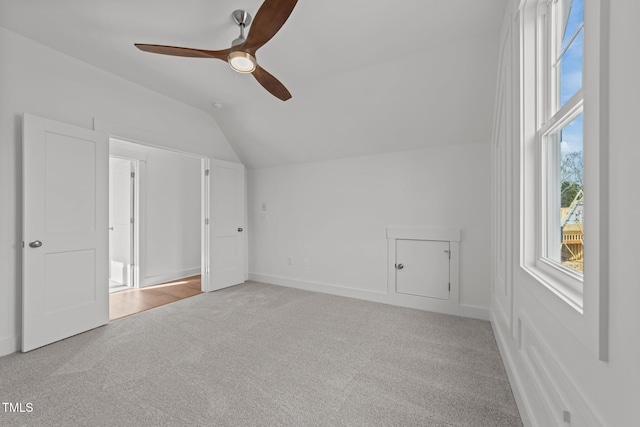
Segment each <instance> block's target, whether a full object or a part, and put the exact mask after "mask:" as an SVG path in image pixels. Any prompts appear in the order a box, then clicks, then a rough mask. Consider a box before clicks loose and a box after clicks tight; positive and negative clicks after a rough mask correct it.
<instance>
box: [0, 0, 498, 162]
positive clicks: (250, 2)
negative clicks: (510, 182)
mask: <svg viewBox="0 0 640 427" xmlns="http://www.w3.org/2000/svg"><path fill="white" fill-rule="evenodd" d="M506 1H507V0H481V1H478V0H439V1H436V0H396V1H371V0H349V1H339V0H326V1H317V0H299V1H298V4H297V6H296V8H295V9H294V11H293V13H292V14H291V16H290V18H289V20H288V21H287V23H286V24H285V25H284V27H283V28H282V29H281V30H280V32H279V33H278V34H277V35H276V36H275V37H274V38H273V39H272V40H271V41H270V42H269V43H267V45H266V46H265V47H264V48H262V49H261V50H260V51H259V52H258V62H259V63H260V65H261V66H262V67H263V68H265V69H266V70H267V71H269V72H270V73H272V74H273V75H274V76H276V77H277V78H278V79H279V80H280V81H281V82H282V83H284V84H285V86H287V88H288V89H289V90H290V92H291V93H292V95H293V98H292V99H290V100H289V101H286V102H282V101H280V100H278V99H276V98H275V97H273V96H272V95H270V94H269V93H268V92H267V91H265V90H264V89H263V88H262V87H261V86H260V85H259V84H258V83H257V82H256V81H255V79H253V77H252V76H250V75H242V74H238V73H235V72H233V71H232V70H231V69H230V68H229V66H228V65H227V64H226V63H225V62H223V61H219V60H214V59H211V60H210V59H200V58H182V57H169V56H164V55H154V54H150V53H146V52H141V51H139V50H138V49H136V48H135V47H134V46H133V44H134V43H151V44H167V45H174V46H187V47H194V48H201V49H224V48H227V47H229V46H230V45H231V40H233V39H235V38H236V37H237V36H238V28H237V26H236V25H235V24H234V23H233V21H232V19H231V16H230V15H231V12H232V11H234V10H236V9H245V10H247V11H248V12H249V13H251V14H252V15H255V13H256V11H257V10H258V8H259V7H260V5H261V3H262V1H261V0H242V1H237V0H215V1H212V0H181V1H177V0H108V1H107V0H56V1H51V0H28V1H26V0H0V25H1V26H3V27H5V28H7V29H9V30H11V31H14V32H16V33H18V34H21V35H23V36H25V37H28V38H30V39H33V40H35V41H37V42H40V43H42V44H44V45H47V46H49V47H51V48H53V49H56V50H58V51H60V52H62V53H65V54H68V55H70V56H73V57H75V58H77V59H80V60H82V61H85V62H87V63H89V64H92V65H94V66H97V67H99V68H101V69H104V70H106V71H108V72H111V73H114V74H116V75H119V76H121V77H123V78H125V79H128V80H130V81H133V82H136V83H138V84H140V85H143V86H145V87H147V88H149V89H152V90H154V91H157V92H160V93H163V94H165V95H167V96H169V97H172V98H174V99H176V100H178V101H181V102H184V103H186V104H189V105H192V106H193V107H195V108H198V109H200V110H203V111H205V112H207V113H209V114H211V115H212V116H213V117H214V118H215V120H216V121H217V123H218V125H219V126H220V127H221V129H222V131H223V132H224V134H225V136H226V137H227V139H228V140H229V142H230V143H231V145H232V146H233V147H234V149H235V150H236V152H237V153H238V155H239V157H240V158H241V159H242V160H243V162H244V163H246V164H247V166H249V167H253V168H256V167H267V166H274V165H280V164H288V163H297V162H307V161H318V160H325V159H332V158H339V157H347V156H355V155H366V154H374V153H380V152H387V151H399V150H407V149H414V148H421V147H424V146H428V145H434V144H444V143H475V142H483V143H487V142H488V140H489V138H490V132H491V115H492V109H493V102H494V97H495V94H494V82H495V77H496V72H497V57H498V48H499V46H498V32H499V29H500V24H501V22H502V15H503V11H504V8H505V5H506ZM250 31H251V26H249V32H250ZM213 101H219V102H221V103H222V104H223V107H222V108H220V109H216V108H214V107H213V106H212V102H213Z"/></svg>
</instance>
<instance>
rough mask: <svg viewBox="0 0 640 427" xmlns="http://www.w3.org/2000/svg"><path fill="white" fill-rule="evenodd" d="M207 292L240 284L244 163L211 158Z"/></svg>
mask: <svg viewBox="0 0 640 427" xmlns="http://www.w3.org/2000/svg"><path fill="white" fill-rule="evenodd" d="M210 166H211V173H210V189H211V190H210V191H211V193H210V202H209V203H210V204H211V210H210V212H211V218H210V227H209V229H210V233H211V238H210V242H211V247H210V256H211V259H210V261H209V265H210V277H211V281H210V283H209V289H208V290H209V291H215V290H218V289H222V288H227V287H229V286H233V285H238V284H240V283H244V270H245V267H244V263H245V260H244V228H245V225H244V217H245V215H244V199H245V194H244V165H242V164H240V163H231V162H225V161H222V160H213V161H212V162H211V165H210Z"/></svg>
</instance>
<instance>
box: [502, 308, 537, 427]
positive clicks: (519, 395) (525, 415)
mask: <svg viewBox="0 0 640 427" xmlns="http://www.w3.org/2000/svg"><path fill="white" fill-rule="evenodd" d="M497 316H498V314H496V313H495V312H494V311H493V310H491V327H492V329H493V335H494V336H495V337H496V342H497V344H498V350H500V356H502V362H503V364H504V368H505V370H506V371H507V377H508V378H509V384H511V391H512V392H513V397H514V399H515V400H516V405H517V406H518V411H519V412H520V418H522V424H524V426H525V427H532V426H533V425H534V424H533V423H532V421H531V417H530V416H529V413H530V412H529V411H530V410H531V405H529V404H528V402H527V399H526V395H525V394H524V393H523V391H524V388H523V383H522V378H521V376H520V372H519V370H518V369H516V368H515V364H514V361H513V357H512V355H511V352H510V351H509V349H508V346H507V342H506V341H505V337H504V334H503V333H502V328H501V325H502V324H501V323H500V321H499V320H498V317H497Z"/></svg>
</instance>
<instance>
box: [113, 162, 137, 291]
mask: <svg viewBox="0 0 640 427" xmlns="http://www.w3.org/2000/svg"><path fill="white" fill-rule="evenodd" d="M132 168H133V164H132V162H131V160H128V159H119V158H117V157H111V158H109V281H110V282H109V286H111V287H117V286H121V285H126V286H132V283H131V282H132V280H131V274H130V272H131V264H132V259H131V258H132V257H131V254H132V252H133V251H132V243H133V242H132V234H133V233H132V231H133V209H132V207H133V176H132V173H133V170H132Z"/></svg>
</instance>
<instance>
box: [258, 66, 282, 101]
mask: <svg viewBox="0 0 640 427" xmlns="http://www.w3.org/2000/svg"><path fill="white" fill-rule="evenodd" d="M252 74H253V77H255V78H256V80H257V81H258V83H260V84H261V85H262V87H264V88H265V89H266V90H268V91H269V92H270V93H271V94H272V95H273V96H275V97H276V98H278V99H281V100H283V101H286V100H287V99H289V98H291V93H289V91H288V90H287V88H286V87H284V85H283V84H282V83H280V81H279V80H278V79H276V78H275V77H273V76H272V75H271V74H269V73H268V72H267V71H266V70H265V69H264V68H262V67H261V66H259V65H258V66H256V69H255V70H253V73H252Z"/></svg>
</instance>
